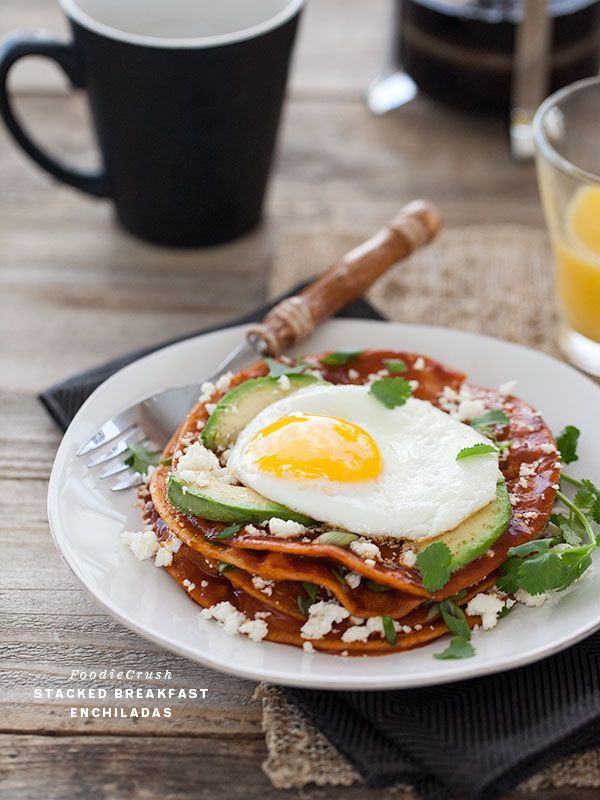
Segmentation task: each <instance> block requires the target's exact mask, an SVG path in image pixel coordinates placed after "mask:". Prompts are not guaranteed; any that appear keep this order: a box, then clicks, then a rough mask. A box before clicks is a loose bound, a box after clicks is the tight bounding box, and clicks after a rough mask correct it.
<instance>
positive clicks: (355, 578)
mask: <svg viewBox="0 0 600 800" xmlns="http://www.w3.org/2000/svg"><path fill="white" fill-rule="evenodd" d="M344 580H345V581H346V583H347V584H348V586H349V587H350V588H351V589H357V588H358V587H359V586H360V582H361V580H362V576H361V575H359V574H358V572H347V573H346V574H345V575H344Z"/></svg>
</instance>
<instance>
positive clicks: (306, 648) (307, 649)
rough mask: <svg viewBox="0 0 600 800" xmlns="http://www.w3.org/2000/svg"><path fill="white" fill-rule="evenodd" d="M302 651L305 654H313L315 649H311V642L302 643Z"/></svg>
mask: <svg viewBox="0 0 600 800" xmlns="http://www.w3.org/2000/svg"><path fill="white" fill-rule="evenodd" d="M302 649H303V650H304V652H305V653H314V652H315V648H314V647H313V643H312V642H304V644H303V645H302Z"/></svg>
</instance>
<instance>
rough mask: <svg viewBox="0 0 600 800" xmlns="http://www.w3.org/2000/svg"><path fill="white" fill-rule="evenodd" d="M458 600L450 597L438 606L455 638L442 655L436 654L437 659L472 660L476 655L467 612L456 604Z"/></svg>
mask: <svg viewBox="0 0 600 800" xmlns="http://www.w3.org/2000/svg"><path fill="white" fill-rule="evenodd" d="M456 599H457V598H452V597H448V598H447V599H446V600H442V601H441V602H440V603H439V604H438V609H439V612H440V614H441V615H442V619H443V620H444V622H445V623H446V627H447V628H448V630H449V631H450V633H453V634H454V636H453V637H452V639H450V642H449V644H448V647H447V648H446V649H445V650H443V651H442V652H441V653H435V658H439V659H450V658H470V657H471V656H473V655H475V648H474V647H473V645H472V644H471V641H470V640H471V629H470V628H469V623H468V622H467V618H466V616H465V612H464V611H463V610H462V608H461V607H460V606H459V605H458V604H457V602H456Z"/></svg>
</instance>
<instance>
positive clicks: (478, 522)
mask: <svg viewBox="0 0 600 800" xmlns="http://www.w3.org/2000/svg"><path fill="white" fill-rule="evenodd" d="M510 513H511V505H510V500H509V499H508V490H507V488H506V483H505V482H504V481H500V482H499V483H498V485H497V487H496V499H495V500H492V502H491V503H489V504H488V505H487V506H485V507H484V508H482V509H480V510H479V511H476V512H475V513H474V514H471V516H470V517H467V519H466V520H465V521H464V522H461V523H460V525H457V526H456V528H453V529H452V530H451V531H447V532H446V533H442V534H441V535H440V536H436V537H435V538H434V539H427V540H426V541H423V542H419V544H418V545H416V546H415V547H414V548H413V549H414V550H415V551H416V552H417V553H419V552H421V551H422V550H425V548H427V547H429V545H430V544H433V543H434V542H444V544H447V545H448V547H449V548H450V552H451V554H452V561H451V562H450V569H451V571H452V572H456V571H457V570H459V569H461V568H462V567H464V566H466V565H467V564H470V563H471V561H475V559H476V558H479V557H480V556H482V555H484V554H485V553H487V551H488V550H489V549H490V547H491V546H492V545H493V544H494V542H495V541H496V540H497V539H499V538H500V536H501V535H502V534H503V533H504V531H505V530H506V527H507V525H508V523H509V521H510Z"/></svg>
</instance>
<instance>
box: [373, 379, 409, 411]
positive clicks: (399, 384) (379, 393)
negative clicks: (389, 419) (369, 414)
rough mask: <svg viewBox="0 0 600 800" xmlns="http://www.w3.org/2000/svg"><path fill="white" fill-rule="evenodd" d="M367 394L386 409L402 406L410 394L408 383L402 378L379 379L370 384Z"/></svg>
mask: <svg viewBox="0 0 600 800" xmlns="http://www.w3.org/2000/svg"><path fill="white" fill-rule="evenodd" d="M369 394H371V395H373V397H375V398H376V399H377V400H379V402H380V403H382V404H383V405H384V406H385V407H386V408H390V409H391V408H396V406H403V405H404V404H405V403H406V401H407V400H408V398H409V397H410V396H411V394H412V389H411V388H410V383H409V382H408V381H405V380H404V378H381V380H379V381H375V382H374V383H372V384H371V388H370V389H369Z"/></svg>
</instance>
